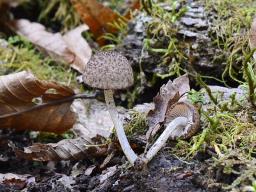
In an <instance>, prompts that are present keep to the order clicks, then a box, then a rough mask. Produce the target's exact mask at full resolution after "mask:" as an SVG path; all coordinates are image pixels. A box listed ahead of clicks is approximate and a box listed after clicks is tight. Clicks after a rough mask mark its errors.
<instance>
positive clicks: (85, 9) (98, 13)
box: [71, 0, 141, 45]
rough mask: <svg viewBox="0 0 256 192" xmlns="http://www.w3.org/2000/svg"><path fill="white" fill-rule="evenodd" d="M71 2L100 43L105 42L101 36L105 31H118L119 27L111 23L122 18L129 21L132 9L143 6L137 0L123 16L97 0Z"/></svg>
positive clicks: (75, 0) (72, 0) (73, 0)
mask: <svg viewBox="0 0 256 192" xmlns="http://www.w3.org/2000/svg"><path fill="white" fill-rule="evenodd" d="M71 2H72V3H73V5H74V7H75V9H76V11H77V12H78V13H79V15H80V17H81V19H82V21H83V22H84V23H86V24H87V25H88V26H89V27H90V30H91V32H92V33H93V35H94V37H95V38H96V40H97V42H98V43H99V45H104V44H105V42H104V40H103V39H102V38H101V37H102V35H103V34H104V33H115V32H117V29H116V28H115V27H113V26H112V25H110V24H113V23H114V22H118V21H120V20H122V21H123V22H127V20H128V19H131V11H132V10H135V9H140V7H141V5H140V1H139V0H135V1H134V2H133V4H132V5H131V7H130V9H128V10H127V11H126V13H125V14H124V16H121V15H120V14H118V13H116V12H114V11H113V10H111V9H110V8H108V7H106V6H104V5H103V4H101V3H99V2H98V1H97V0H71ZM125 18H126V19H125Z"/></svg>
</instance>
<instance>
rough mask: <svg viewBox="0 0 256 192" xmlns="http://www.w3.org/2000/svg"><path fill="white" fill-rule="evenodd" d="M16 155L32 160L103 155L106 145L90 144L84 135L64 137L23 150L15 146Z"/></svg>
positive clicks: (70, 158)
mask: <svg viewBox="0 0 256 192" xmlns="http://www.w3.org/2000/svg"><path fill="white" fill-rule="evenodd" d="M14 151H15V153H16V155H17V156H18V157H20V158H23V159H28V160H33V161H59V160H72V159H73V160H74V159H76V160H77V159H84V158H88V157H98V156H105V155H106V154H107V145H100V147H99V146H97V145H92V144H91V143H89V142H88V141H87V139H86V138H84V137H78V138H75V139H64V140H61V141H60V142H58V143H49V144H40V143H36V144H34V145H32V146H29V147H25V148H24V151H22V150H20V149H18V148H15V147H14Z"/></svg>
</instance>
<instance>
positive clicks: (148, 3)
mask: <svg viewBox="0 0 256 192" xmlns="http://www.w3.org/2000/svg"><path fill="white" fill-rule="evenodd" d="M166 2H168V3H169V5H170V6H172V11H167V10H165V9H164V8H163V7H161V6H159V4H158V3H155V2H154V1H152V0H144V1H142V4H143V8H144V10H145V11H146V13H147V14H148V15H150V16H151V18H152V20H151V21H150V22H149V23H148V25H147V29H146V33H147V38H146V39H144V47H143V49H145V50H147V51H148V52H149V53H150V54H158V55H160V56H161V60H160V61H159V63H158V65H159V66H167V67H168V72H167V73H164V74H162V73H157V76H159V77H161V78H167V77H170V76H173V75H180V74H181V71H182V70H183V69H182V67H181V64H182V63H183V62H185V61H186V60H187V58H186V56H185V53H184V52H183V49H184V45H183V44H181V43H180V42H179V41H178V39H177V37H176V35H177V31H178V29H177V26H175V22H176V21H178V20H179V19H180V18H181V16H182V15H184V13H185V12H186V11H187V8H186V7H185V6H183V7H182V8H180V9H178V11H177V9H176V8H177V6H178V2H179V1H166Z"/></svg>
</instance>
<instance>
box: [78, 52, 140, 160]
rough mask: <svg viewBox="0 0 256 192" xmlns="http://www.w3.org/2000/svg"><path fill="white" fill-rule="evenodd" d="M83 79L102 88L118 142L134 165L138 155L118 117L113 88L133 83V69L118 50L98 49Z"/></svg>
mask: <svg viewBox="0 0 256 192" xmlns="http://www.w3.org/2000/svg"><path fill="white" fill-rule="evenodd" d="M83 81H84V83H86V84H87V85H89V86H91V87H94V88H98V89H103V90H104V95H105V101H106V104H107V107H108V111H109V113H110V116H111V118H112V121H113V123H114V126H115V129H116V133H117V137H118V140H119V143H120V145H121V147H122V150H123V152H124V154H125V155H126V157H127V159H128V160H129V162H130V163H131V164H132V165H134V162H135V161H136V160H137V158H138V156H137V155H136V154H135V153H134V151H133V150H132V148H131V146H130V144H129V142H128V139H127V137H126V135H125V132H124V128H123V124H122V122H121V121H120V119H119V118H118V112H117V110H116V106H115V101H114V98H113V90H118V89H126V88H128V87H130V86H131V85H133V81H134V80H133V71H132V68H131V65H130V63H129V61H128V60H127V59H126V58H125V57H124V56H122V55H121V54H120V53H118V52H114V51H106V52H103V51H100V52H97V53H96V54H94V55H93V56H92V57H91V59H90V61H89V62H88V63H87V65H86V67H85V72H84V75H83Z"/></svg>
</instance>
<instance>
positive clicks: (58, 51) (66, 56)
mask: <svg viewBox="0 0 256 192" xmlns="http://www.w3.org/2000/svg"><path fill="white" fill-rule="evenodd" d="M7 25H8V26H9V27H10V28H11V29H12V30H14V31H15V32H16V33H18V34H19V35H21V36H24V37H26V38H27V39H28V40H29V41H31V42H32V43H33V44H34V45H36V46H37V47H38V49H39V50H40V51H42V52H43V53H45V54H47V55H49V56H50V57H52V59H54V60H56V61H64V62H67V63H69V64H70V65H71V67H72V68H74V69H75V70H77V71H79V72H80V73H83V72H84V67H85V65H86V64H87V62H88V61H89V59H90V57H91V54H92V51H91V48H90V47H89V45H88V44H87V42H86V41H85V39H84V38H83V37H82V35H81V33H82V32H83V31H86V30H88V26H87V25H81V26H79V27H77V28H75V29H73V30H71V31H69V32H67V33H66V34H65V35H64V36H62V35H61V34H60V33H50V32H47V31H46V29H45V27H44V26H43V25H41V24H40V23H35V22H30V21H29V20H26V19H18V20H14V21H11V22H8V23H7Z"/></svg>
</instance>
